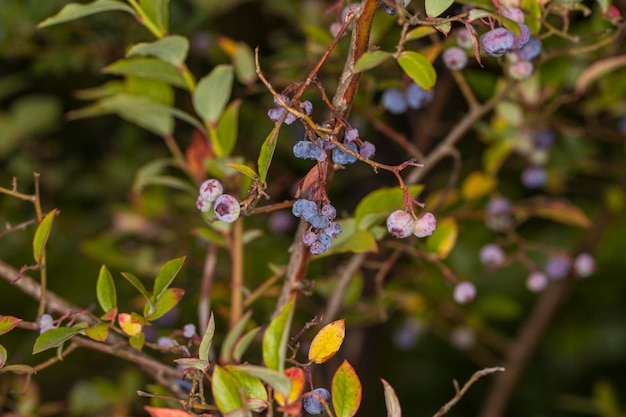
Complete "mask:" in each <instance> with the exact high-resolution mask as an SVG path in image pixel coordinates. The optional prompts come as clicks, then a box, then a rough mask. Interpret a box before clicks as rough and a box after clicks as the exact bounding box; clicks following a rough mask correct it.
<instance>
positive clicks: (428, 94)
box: [404, 82, 435, 110]
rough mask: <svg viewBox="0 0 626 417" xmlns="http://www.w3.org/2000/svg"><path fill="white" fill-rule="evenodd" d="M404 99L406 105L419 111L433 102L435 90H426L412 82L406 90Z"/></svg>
mask: <svg viewBox="0 0 626 417" xmlns="http://www.w3.org/2000/svg"><path fill="white" fill-rule="evenodd" d="M404 97H405V100H406V104H407V105H408V106H409V107H410V108H412V109H415V110H418V109H421V108H422V107H426V106H427V105H429V104H430V103H431V102H432V101H433V98H434V97H435V94H434V92H433V90H424V89H423V88H422V87H420V86H419V85H417V84H416V83H414V82H412V83H411V84H409V86H408V87H407V88H406V91H405V92H404Z"/></svg>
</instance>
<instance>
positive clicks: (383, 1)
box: [378, 0, 411, 16]
mask: <svg viewBox="0 0 626 417" xmlns="http://www.w3.org/2000/svg"><path fill="white" fill-rule="evenodd" d="M410 2H411V0H402V1H401V0H379V1H378V3H380V5H381V7H382V8H383V10H384V11H385V13H387V14H389V15H391V16H394V15H397V14H398V7H401V6H400V4H402V7H406V6H408V5H409V3H410Z"/></svg>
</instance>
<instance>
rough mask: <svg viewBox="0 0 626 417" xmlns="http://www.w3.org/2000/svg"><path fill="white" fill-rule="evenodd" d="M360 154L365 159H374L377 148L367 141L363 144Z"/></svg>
mask: <svg viewBox="0 0 626 417" xmlns="http://www.w3.org/2000/svg"><path fill="white" fill-rule="evenodd" d="M359 153H360V154H361V156H362V157H363V158H366V159H372V157H373V156H374V154H375V153H376V146H374V144H373V143H371V142H368V141H365V142H363V143H362V144H361V147H360V149H359Z"/></svg>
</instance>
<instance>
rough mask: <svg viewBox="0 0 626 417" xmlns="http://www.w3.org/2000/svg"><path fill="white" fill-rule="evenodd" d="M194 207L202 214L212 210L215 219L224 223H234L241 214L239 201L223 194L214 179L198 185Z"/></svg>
mask: <svg viewBox="0 0 626 417" xmlns="http://www.w3.org/2000/svg"><path fill="white" fill-rule="evenodd" d="M196 207H197V208H198V210H200V211H201V212H203V213H208V212H209V211H210V210H211V208H213V212H214V213H215V216H216V217H217V219H218V220H221V221H223V222H226V223H232V222H234V221H235V220H237V219H238V218H239V214H240V213H241V207H240V206H239V201H237V199H236V198H235V197H233V196H232V195H230V194H224V187H222V183H221V182H219V181H218V180H216V179H208V180H206V181H204V182H203V183H202V184H201V185H200V195H199V196H198V199H197V200H196Z"/></svg>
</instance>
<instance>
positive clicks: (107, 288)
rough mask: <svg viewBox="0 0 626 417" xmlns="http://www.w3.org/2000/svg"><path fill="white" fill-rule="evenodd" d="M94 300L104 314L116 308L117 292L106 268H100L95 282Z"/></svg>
mask: <svg viewBox="0 0 626 417" xmlns="http://www.w3.org/2000/svg"><path fill="white" fill-rule="evenodd" d="M96 298H98V303H99V304H100V307H101V308H102V310H103V311H104V312H105V313H108V312H109V311H111V310H113V309H114V308H115V307H117V292H116V291H115V282H114V281H113V277H112V276H111V273H110V272H109V270H108V269H107V267H106V266H104V265H102V267H100V273H99V274H98V281H97V282H96Z"/></svg>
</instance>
